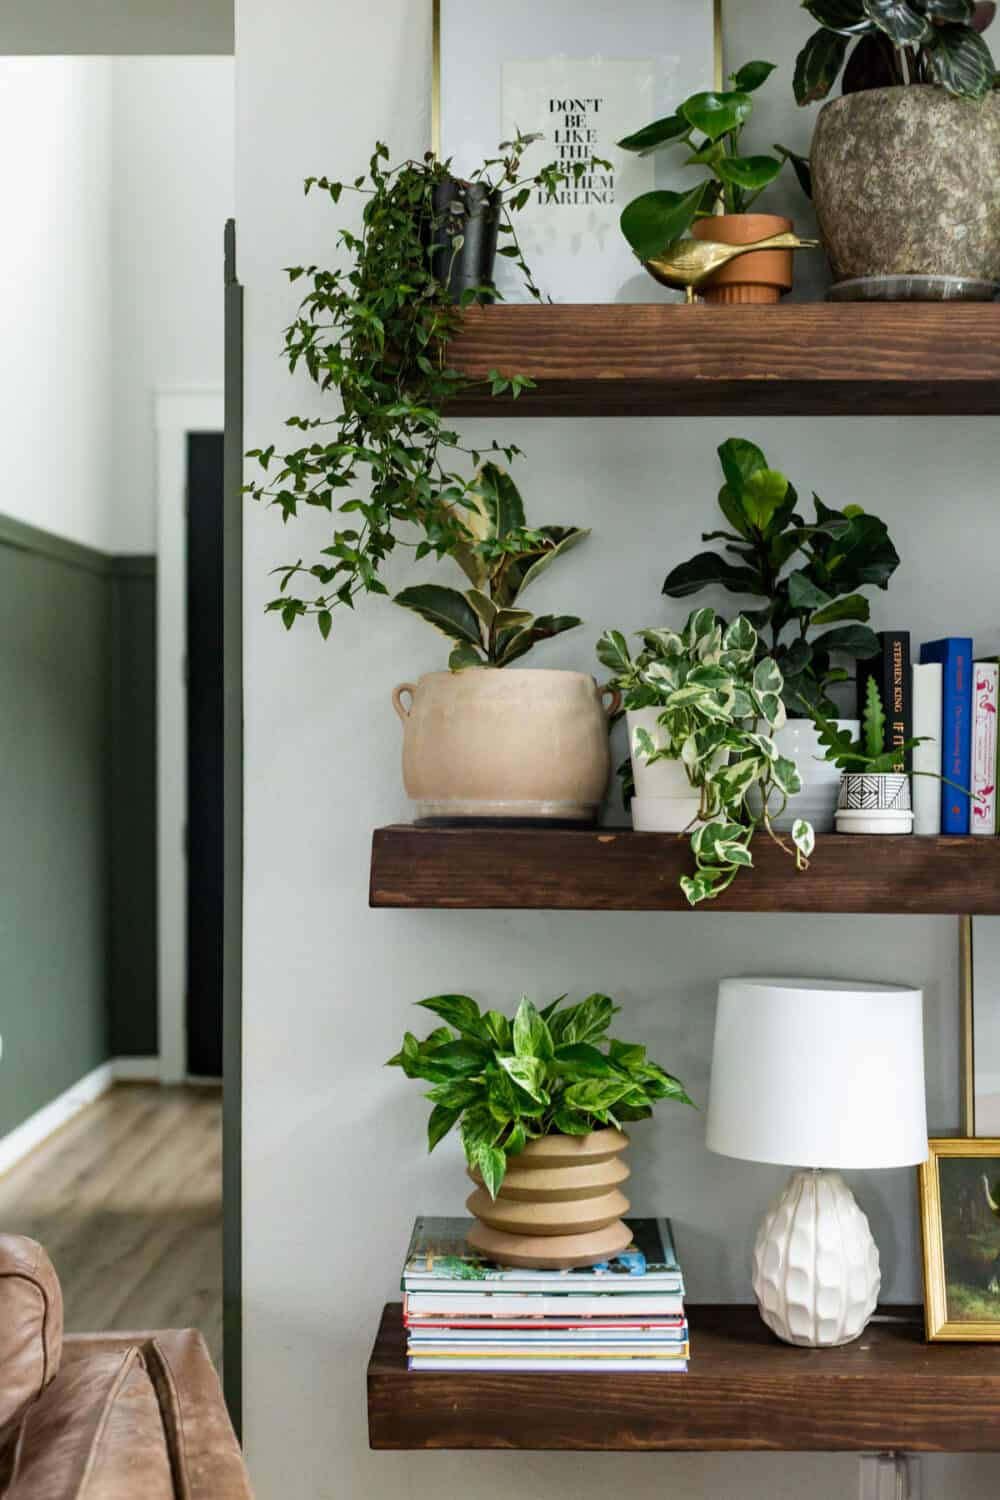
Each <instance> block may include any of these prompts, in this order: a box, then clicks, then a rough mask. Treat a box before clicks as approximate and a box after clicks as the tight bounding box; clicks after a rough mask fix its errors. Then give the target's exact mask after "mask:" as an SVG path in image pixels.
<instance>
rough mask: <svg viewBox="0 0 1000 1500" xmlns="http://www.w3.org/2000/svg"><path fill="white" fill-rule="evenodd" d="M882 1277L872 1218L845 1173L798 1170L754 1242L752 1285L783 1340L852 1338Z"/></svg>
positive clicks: (822, 1342) (871, 1307)
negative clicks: (863, 1209)
mask: <svg viewBox="0 0 1000 1500" xmlns="http://www.w3.org/2000/svg"><path fill="white" fill-rule="evenodd" d="M881 1282H882V1277H881V1273H880V1271H879V1260H878V1249H877V1248H876V1245H875V1241H874V1240H873V1239H872V1232H871V1229H870V1228H869V1226H868V1220H867V1219H866V1218H865V1215H864V1214H863V1213H862V1212H861V1209H860V1208H859V1207H858V1205H857V1203H856V1201H855V1199H854V1195H853V1193H852V1192H851V1190H850V1188H849V1187H848V1186H847V1184H846V1182H845V1181H844V1179H843V1178H842V1177H841V1176H840V1174H839V1173H838V1172H793V1174H792V1176H791V1178H790V1179H789V1182H788V1186H787V1187H786V1188H785V1191H784V1193H783V1194H782V1196H781V1197H780V1198H779V1200H778V1202H777V1203H776V1204H775V1205H774V1207H773V1208H771V1209H770V1210H769V1211H768V1213H767V1214H765V1216H764V1219H763V1221H762V1223H761V1226H760V1229H759V1231H758V1234H757V1242H756V1244H755V1245H754V1252H753V1289H754V1292H755V1294H756V1297H757V1305H758V1307H759V1308H760V1315H761V1317H762V1318H763V1320H764V1322H765V1323H766V1324H767V1326H768V1328H770V1329H771V1330H772V1332H773V1333H776V1334H777V1335H778V1338H779V1339H783V1340H784V1341H785V1343H786V1344H800V1345H802V1346H804V1347H807V1348H834V1347H835V1346H836V1345H838V1344H849V1343H851V1342H852V1340H853V1339H856V1338H858V1337H859V1335H860V1334H861V1333H863V1332H864V1329H865V1326H866V1325H867V1323H868V1320H869V1318H870V1317H871V1315H872V1313H873V1312H874V1311H875V1304H876V1302H877V1300H878V1292H879V1287H880V1285H881Z"/></svg>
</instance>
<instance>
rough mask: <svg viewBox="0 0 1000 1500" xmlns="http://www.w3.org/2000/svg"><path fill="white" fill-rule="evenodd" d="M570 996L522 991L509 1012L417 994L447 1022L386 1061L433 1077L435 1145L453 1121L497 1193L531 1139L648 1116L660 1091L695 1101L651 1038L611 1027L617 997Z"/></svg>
mask: <svg viewBox="0 0 1000 1500" xmlns="http://www.w3.org/2000/svg"><path fill="white" fill-rule="evenodd" d="M565 999H566V996H565V995H561V996H560V997H559V999H558V1000H553V1001H552V1003H551V1004H550V1005H546V1006H545V1007H544V1009H541V1010H539V1009H537V1008H536V1007H535V1006H534V1005H533V1004H532V1002H531V1001H530V1000H528V999H527V998H523V999H522V1000H521V1003H520V1005H519V1006H518V1008H517V1013H516V1015H515V1016H514V1018H513V1020H509V1019H508V1018H507V1017H506V1016H505V1015H503V1014H502V1013H501V1012H500V1011H497V1010H488V1011H485V1012H483V1011H481V1010H480V1008H479V1006H478V1005H477V1004H476V1002H475V1000H472V999H470V997H469V996H468V995H436V996H434V997H433V998H432V999H429V1000H421V1001H419V1002H418V1003H419V1004H420V1005H421V1006H422V1007H423V1008H424V1009H425V1010H429V1011H431V1012H432V1013H433V1014H434V1015H436V1016H438V1017H439V1018H440V1019H441V1021H443V1022H444V1025H442V1026H438V1027H437V1028H436V1029H435V1030H434V1031H432V1032H431V1034H430V1035H429V1036H427V1037H425V1038H424V1040H423V1041H418V1039H417V1037H416V1036H415V1035H414V1034H413V1032H411V1031H408V1032H407V1033H406V1035H405V1036H404V1038H403V1045H402V1047H401V1049H400V1051H399V1052H397V1053H396V1055H395V1057H391V1058H390V1059H389V1061H388V1063H387V1066H388V1067H395V1068H402V1070H403V1072H404V1073H405V1074H406V1076H407V1078H417V1079H421V1080H423V1081H424V1082H426V1083H430V1084H431V1085H432V1087H431V1088H430V1090H429V1091H428V1093H427V1094H426V1098H427V1099H428V1100H429V1102H430V1104H431V1106H432V1109H431V1115H430V1119H429V1121H428V1123H427V1140H428V1146H429V1149H430V1150H431V1151H433V1150H434V1147H435V1146H436V1145H437V1144H438V1142H439V1141H440V1140H442V1139H443V1138H444V1136H446V1135H447V1134H448V1132H449V1131H451V1130H452V1129H454V1128H456V1127H457V1128H458V1131H459V1134H460V1135H461V1138H462V1145H463V1147H464V1148H465V1157H466V1160H467V1161H468V1163H469V1166H470V1167H472V1168H474V1169H476V1170H477V1171H478V1172H479V1175H480V1176H481V1178H482V1180H483V1183H484V1185H485V1187H486V1188H487V1189H488V1191H489V1193H490V1196H491V1197H493V1198H495V1197H496V1195H497V1193H498V1192H499V1191H500V1188H501V1186H502V1184H503V1180H504V1176H505V1174H506V1171H507V1164H508V1162H509V1160H510V1158H511V1157H513V1156H517V1155H518V1154H519V1153H520V1152H522V1151H523V1150H524V1148H525V1146H526V1145H527V1144H528V1142H529V1141H534V1140H538V1139H539V1138H540V1137H541V1136H547V1135H588V1134H589V1133H590V1132H591V1131H592V1130H599V1129H601V1127H602V1126H607V1125H616V1126H619V1125H624V1124H627V1123H628V1122H629V1121H630V1120H645V1119H647V1118H648V1117H649V1116H650V1115H651V1114H652V1112H653V1109H654V1107H655V1106H656V1105H657V1104H658V1103H659V1102H660V1100H662V1099H675V1100H678V1101H680V1102H681V1103H682V1104H690V1103H691V1100H690V1099H689V1098H688V1096H687V1093H686V1092H685V1089H684V1085H683V1084H682V1083H680V1082H679V1080H678V1079H676V1078H674V1077H673V1076H672V1074H670V1073H668V1072H666V1070H665V1069H664V1068H661V1067H660V1065H659V1063H655V1062H653V1061H652V1060H651V1059H650V1058H648V1057H647V1056H646V1049H645V1047H643V1046H641V1045H639V1044H638V1043H636V1042H622V1041H618V1040H616V1039H613V1038H611V1037H609V1036H608V1034H607V1033H608V1027H609V1026H610V1024H611V1019H612V1017H613V1016H614V1015H616V1014H617V1013H618V1011H619V1010H620V1007H619V1006H617V1005H615V1004H614V1002H613V1001H612V1000H610V999H609V998H608V996H607V995H590V996H588V998H587V999H586V1000H583V1001H581V1002H580V1003H579V1004H578V1005H570V1006H566V1007H565V1008H562V1007H563V1001H564V1000H565Z"/></svg>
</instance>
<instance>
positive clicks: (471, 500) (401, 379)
mask: <svg viewBox="0 0 1000 1500" xmlns="http://www.w3.org/2000/svg"><path fill="white" fill-rule="evenodd" d="M539 139H540V137H539V136H521V135H519V136H517V137H516V138H515V139H514V140H512V141H508V142H504V143H503V144H502V145H501V146H500V148H499V151H500V154H499V155H498V156H497V157H495V158H491V159H490V160H488V161H486V162H485V163H484V164H483V166H482V167H481V168H480V169H479V171H477V172H475V173H474V174H473V175H472V177H471V179H470V180H469V184H470V185H471V184H486V185H488V187H489V189H490V192H491V194H492V195H493V198H494V201H495V203H496V211H497V213H498V214H499V220H500V222H499V234H500V235H501V236H503V242H502V243H501V245H500V249H499V253H500V254H501V255H505V256H507V257H509V258H511V259H512V260H513V261H514V263H515V264H516V266H517V267H518V268H519V269H520V272H521V274H522V277H523V279H524V283H525V286H526V287H527V290H528V292H529V294H530V295H531V296H532V297H533V298H535V299H539V298H540V296H541V293H540V291H539V289H538V287H537V286H536V285H535V283H534V281H533V280H532V277H531V273H530V271H529V269H528V267H527V265H526V264H525V261H524V258H523V256H522V254H521V251H520V248H519V245H518V241H517V235H516V232H515V227H514V216H515V215H516V213H517V212H518V210H519V209H521V208H523V207H524V205H525V204H526V203H527V202H528V200H529V198H530V197H531V196H532V194H539V193H540V194H542V195H543V196H545V197H550V196H552V195H553V194H554V193H555V192H556V191H557V189H558V188H559V186H560V184H562V183H564V182H566V181H567V180H568V178H569V177H579V176H581V175H582V174H583V173H584V172H586V171H589V170H591V167H592V166H593V165H594V164H595V163H594V162H590V163H588V162H576V163H573V165H572V166H571V167H569V168H568V169H566V170H563V169H562V168H561V167H559V166H557V165H555V164H552V163H550V164H549V165H547V166H544V167H542V168H540V170H538V171H537V172H534V173H527V174H526V173H525V171H524V169H523V165H522V158H523V155H524V153H525V151H526V150H527V149H528V148H529V147H530V146H531V145H532V144H533V143H534V142H535V141H537V140H539ZM595 160H596V159H595ZM449 180H452V179H451V167H450V163H449V162H441V161H438V160H437V159H436V157H435V156H434V155H433V154H432V153H428V154H427V155H426V156H425V157H424V158H423V159H422V160H420V161H404V162H403V163H401V164H400V165H397V166H392V165H390V158H389V152H388V149H387V148H386V146H385V145H383V144H382V143H379V144H378V145H376V147H375V150H374V152H373V154H372V157H371V161H370V163H369V168H368V172H367V174H366V175H362V176H360V177H357V178H356V179H355V180H354V182H353V183H350V184H345V183H342V182H334V181H332V180H331V179H329V178H327V177H308V178H306V182H305V191H306V192H307V193H309V192H311V191H313V190H314V189H317V190H321V191H322V192H324V193H325V194H326V195H327V196H328V197H329V198H330V199H331V200H332V202H333V203H334V204H337V203H339V202H340V200H341V197H342V196H343V194H344V193H345V192H354V193H357V194H359V195H360V196H361V197H362V199H363V200H364V208H363V211H362V216H361V229H360V232H359V233H355V232H354V231H353V230H351V229H347V228H341V229H340V230H339V231H338V234H337V245H338V247H339V249H340V250H341V251H342V252H343V259H344V263H343V264H342V265H339V266H338V267H337V268H336V269H333V270H328V269H325V268H323V267H321V266H316V265H310V266H292V267H291V268H289V270H288V276H289V279H290V280H291V281H293V282H295V281H298V280H299V279H300V278H306V279H307V280H308V281H309V283H310V290H309V291H308V292H307V293H306V295H305V297H304V298H303V299H302V302H301V304H300V306H299V310H298V314H297V316H296V318H295V319H294V321H293V322H292V323H291V325H290V326H289V327H288V328H287V329H286V331H285V341H284V351H283V352H284V358H285V360H286V361H287V364H288V367H289V370H290V371H293V372H294V371H295V370H297V369H298V368H299V366H300V365H301V366H302V367H304V369H305V370H306V371H307V373H308V375H309V377H310V379H311V380H312V381H313V382H314V384H315V385H316V386H317V387H318V388H319V390H320V392H321V393H322V394H323V395H324V396H328V395H330V394H336V396H337V397H338V398H339V410H338V411H337V412H336V413H335V414H333V415H331V416H329V417H316V416H309V417H301V416H294V417H289V418H288V421H287V423H286V425H287V426H288V427H292V428H296V429H298V430H300V431H301V432H302V433H304V434H305V435H306V436H305V438H304V440H303V442H302V444H301V445H300V446H298V447H296V448H293V449H291V450H290V451H288V452H286V453H284V454H281V455H278V454H277V453H276V449H275V446H274V445H273V444H272V445H271V446H270V447H267V448H263V449H259V448H258V449H253V450H251V452H250V453H249V454H248V457H249V458H252V459H255V460H256V461H257V463H258V464H259V466H260V468H261V470H262V471H263V474H264V477H263V478H262V479H261V480H260V481H259V482H257V483H253V484H249V485H247V486H246V489H247V492H248V493H249V494H250V495H252V496H253V497H254V498H255V499H256V500H259V501H263V502H265V503H267V504H269V505H271V506H274V507H276V508H277V509H278V510H279V511H280V514H281V518H282V520H283V521H285V522H287V521H289V520H291V519H292V518H293V517H295V516H297V515H298V514H299V512H300V510H301V509H303V508H305V507H313V508H315V509H318V510H321V511H323V510H325V511H329V512H331V513H332V512H334V511H335V510H336V511H337V512H338V514H339V516H341V517H343V521H342V522H340V523H339V524H338V526H337V527H336V529H335V530H334V532H333V535H332V537H331V539H330V542H329V545H328V546H326V547H323V548H322V549H320V551H319V555H318V556H316V557H314V558H313V559H310V560H305V559H303V558H298V559H297V560H296V561H294V562H290V563H288V564H285V565H283V566H282V567H280V568H278V569H276V570H275V571H276V573H277V574H278V575H279V577H280V584H279V589H278V595H277V597H276V598H274V599H272V600H271V601H270V602H269V604H268V606H267V607H268V609H269V610H273V611H275V612H277V613H278V614H279V615H280V616H281V619H282V620H283V622H284V624H285V626H286V627H287V628H289V629H290V628H291V627H292V626H293V625H294V624H295V622H296V620H298V619H299V618H301V617H302V616H305V615H312V616H313V617H314V618H315V620H316V623H317V625H318V627H319V630H320V632H321V634H322V635H323V636H324V638H325V637H327V636H328V635H329V633H330V629H331V625H332V621H333V612H334V610H335V609H336V608H338V607H341V606H346V607H348V608H353V607H354V605H355V602H356V601H357V599H358V597H359V595H365V594H386V593H388V590H387V588H386V585H385V583H384V582H383V581H382V578H381V576H380V575H381V572H382V568H383V565H384V563H385V561H386V559H387V558H388V557H390V556H391V555H392V554H393V553H394V552H395V551H396V550H397V548H400V547H403V546H406V547H410V548H412V549H413V550H414V552H415V556H416V557H417V558H421V557H426V556H429V555H434V556H436V557H442V556H444V555H446V554H448V553H450V552H454V551H456V549H459V548H461V547H463V546H468V545H469V544H471V543H473V542H474V541H475V537H474V534H473V533H472V532H471V531H470V529H469V527H468V526H467V525H466V522H465V512H466V510H474V509H475V507H476V505H477V503H478V502H477V501H476V499H475V494H474V491H475V485H476V482H477V481H476V477H475V473H474V472H473V473H472V474H471V475H470V474H469V473H468V472H467V467H466V466H469V467H471V468H472V470H473V471H475V470H476V469H478V468H479V467H480V464H481V462H482V454H480V453H479V452H477V451H475V450H473V449H470V448H468V447H466V446H465V445H464V444H463V443H462V441H461V438H460V437H459V434H458V433H457V432H456V431H454V429H453V428H452V427H451V426H450V425H449V424H448V423H447V421H446V420H445V418H444V416H443V409H444V407H445V405H446V404H447V403H448V402H449V401H452V400H454V399H455V398H456V397H457V396H459V395H460V394H462V393H463V392H465V391H468V390H470V389H472V388H473V387H474V386H475V385H477V384H479V383H478V382H474V381H471V380H470V379H468V378H467V377H466V376H465V375H463V374H462V373H461V372H460V371H459V370H457V369H455V368H454V367H453V365H452V364H451V362H450V354H451V344H452V342H453V340H454V339H455V337H456V336H457V334H458V332H459V330H460V327H461V323H462V312H463V309H464V308H465V307H466V306H467V305H468V304H469V303H470V302H473V301H475V300H477V297H479V296H480V295H490V296H492V295H495V289H494V288H493V287H492V286H489V287H486V286H483V287H479V288H476V287H471V288H469V289H467V290H466V291H464V292H463V293H462V295H461V296H460V297H459V298H458V299H457V300H453V299H452V297H451V295H450V293H449V290H448V284H447V283H448V276H447V275H444V276H442V277H440V278H439V277H438V276H436V275H435V273H434V265H435V261H438V262H440V255H439V254H438V252H439V251H440V249H441V246H442V244H443V245H445V246H450V248H451V252H452V257H454V256H455V255H457V253H458V251H459V250H460V249H461V246H462V234H461V225H462V220H461V215H462V208H461V204H460V203H458V204H456V205H455V207H456V208H457V213H456V214H455V215H454V217H453V218H452V219H447V220H446V221H444V222H443V223H442V220H441V215H440V213H439V212H437V213H436V212H435V208H434V193H435V189H436V188H437V187H439V186H440V185H441V184H443V183H445V182H447V181H449ZM449 265H450V262H449ZM446 269H447V267H446ZM481 384H483V385H484V386H485V388H486V390H488V391H489V392H490V393H491V394H492V395H493V396H497V397H501V396H506V397H513V398H516V397H517V396H518V395H519V394H520V392H521V391H522V390H524V389H525V388H526V387H527V386H530V385H531V384H532V382H531V381H530V380H529V379H527V378H526V377H525V376H523V375H518V374H502V373H501V372H500V371H499V370H492V371H490V373H489V377H488V379H487V380H486V381H485V382H482V383H481ZM487 451H488V452H489V453H494V454H497V455H502V456H503V457H504V459H505V460H506V461H507V462H508V463H509V462H511V460H512V459H513V458H515V457H516V456H518V454H519V452H520V450H519V449H518V448H517V447H516V446H515V445H514V444H513V443H507V444H503V443H499V442H497V441H496V440H494V441H493V442H492V443H490V445H489V448H488V450H487ZM414 528H415V539H413V538H414ZM303 584H305V585H308V591H306V590H304V589H303V587H302V585H303Z"/></svg>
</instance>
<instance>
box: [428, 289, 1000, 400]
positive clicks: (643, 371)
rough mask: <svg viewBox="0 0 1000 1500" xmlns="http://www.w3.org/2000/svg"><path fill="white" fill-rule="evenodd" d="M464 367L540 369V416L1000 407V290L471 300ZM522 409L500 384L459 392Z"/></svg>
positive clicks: (479, 372) (461, 351) (528, 396)
mask: <svg viewBox="0 0 1000 1500" xmlns="http://www.w3.org/2000/svg"><path fill="white" fill-rule="evenodd" d="M452 356H453V361H454V364H455V366H456V368H458V369H460V370H462V371H463V372H464V373H465V374H466V375H468V376H470V377H471V378H472V379H474V380H482V381H485V380H487V378H488V377H489V374H490V371H491V370H500V371H501V372H502V373H503V374H505V375H513V374H522V375H529V376H531V378H532V379H533V380H535V381H536V382H537V384H538V389H537V390H534V391H527V392H525V393H524V394H523V395H522V396H521V397H520V398H519V399H518V402H517V407H516V410H517V411H518V413H519V414H520V415H523V416H536V417H600V416H607V417H617V416H636V417H642V416H713V415H714V416H767V415H773V416H895V415H901V416H942V415H965V416H976V415H982V414H993V413H998V412H1000V303H996V304H990V303H974V304H973V303H965V304H961V303H951V304H942V303H929V302H909V303H865V304H861V303H838V304H832V303H822V302H821V303H798V304H791V303H789V304H785V305H783V306H779V307H709V306H706V305H697V306H694V307H686V306H683V305H666V304H642V303H614V304H607V305H604V304H595V305H589V304H588V305H577V306H574V305H570V304H542V305H521V304H516V305H515V304H511V305H503V304H501V305H497V306H495V307H482V308H471V309H469V311H468V312H467V313H466V315H465V327H464V329H463V331H462V334H461V335H460V337H459V338H458V340H457V341H456V343H455V344H454V346H453V349H452ZM454 410H455V411H456V412H462V413H466V414H468V415H470V416H488V417H500V416H503V417H505V418H506V417H509V415H510V414H511V406H510V404H509V403H508V402H507V401H504V400H493V399H492V398H491V397H490V395H489V392H488V389H487V390H484V391H483V392H482V393H479V392H472V393H470V394H469V395H467V396H464V397H463V398H462V399H461V400H460V401H459V402H456V403H455V406H454Z"/></svg>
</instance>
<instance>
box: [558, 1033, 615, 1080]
mask: <svg viewBox="0 0 1000 1500" xmlns="http://www.w3.org/2000/svg"><path fill="white" fill-rule="evenodd" d="M555 1064H556V1067H557V1068H558V1070H559V1072H560V1073H561V1074H563V1075H564V1076H565V1077H566V1078H570V1079H581V1078H606V1077H607V1076H608V1074H609V1073H611V1072H612V1071H613V1069H612V1067H611V1064H610V1063H609V1062H608V1059H607V1058H606V1057H605V1056H604V1053H603V1052H599V1051H598V1049H597V1048H596V1047H593V1046H591V1045H590V1043H589V1042H566V1043H563V1044H562V1045H561V1046H559V1047H557V1048H556V1051H555Z"/></svg>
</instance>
